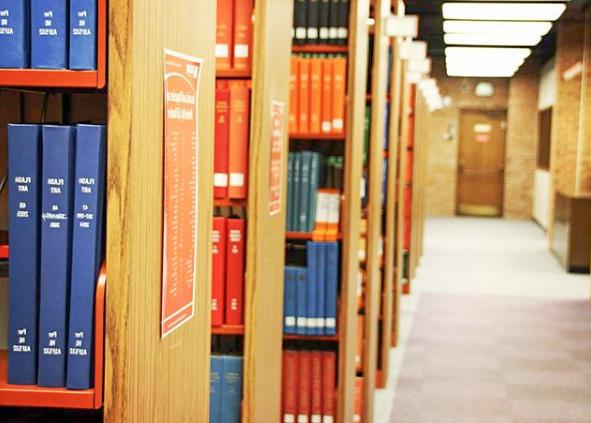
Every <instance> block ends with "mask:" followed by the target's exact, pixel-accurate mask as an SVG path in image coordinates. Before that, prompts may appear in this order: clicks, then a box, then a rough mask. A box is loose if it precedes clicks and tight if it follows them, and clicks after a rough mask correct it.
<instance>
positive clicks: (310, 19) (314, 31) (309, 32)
mask: <svg viewBox="0 0 591 423" xmlns="http://www.w3.org/2000/svg"><path fill="white" fill-rule="evenodd" d="M319 6H320V2H319V0H308V7H307V9H308V10H307V22H306V42H307V43H308V44H317V43H318V19H319Z"/></svg>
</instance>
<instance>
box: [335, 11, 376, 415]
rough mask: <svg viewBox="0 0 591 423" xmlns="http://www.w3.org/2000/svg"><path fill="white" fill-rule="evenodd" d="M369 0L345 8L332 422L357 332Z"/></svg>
mask: <svg viewBox="0 0 591 423" xmlns="http://www.w3.org/2000/svg"><path fill="white" fill-rule="evenodd" d="M368 17H369V0H351V2H350V13H349V55H348V59H349V60H348V63H347V91H348V95H347V109H346V131H347V140H346V143H345V169H344V171H345V177H344V204H343V208H342V210H343V211H342V217H341V219H342V223H341V231H342V233H343V240H342V251H341V256H342V257H341V261H342V266H341V293H340V295H341V301H340V309H339V334H340V336H341V342H340V343H339V351H338V353H339V364H338V366H339V367H338V378H339V381H338V394H337V422H339V423H348V422H351V421H352V419H353V404H354V387H355V351H356V337H357V272H358V269H359V234H360V228H359V224H360V221H359V217H360V215H361V200H360V199H359V192H360V190H361V174H362V167H363V164H362V157H363V132H364V126H365V124H364V116H365V87H366V83H367V54H368V53H367V51H368V29H367V19H368Z"/></svg>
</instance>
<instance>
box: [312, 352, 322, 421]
mask: <svg viewBox="0 0 591 423" xmlns="http://www.w3.org/2000/svg"><path fill="white" fill-rule="evenodd" d="M310 361H311V367H312V369H311V382H312V386H311V389H310V391H311V395H310V397H311V398H310V413H311V416H310V423H322V352H321V351H312V352H311V360H310Z"/></svg>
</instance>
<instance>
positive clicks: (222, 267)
mask: <svg viewBox="0 0 591 423" xmlns="http://www.w3.org/2000/svg"><path fill="white" fill-rule="evenodd" d="M227 238H228V234H227V228H226V218H225V217H219V216H216V217H214V218H213V231H212V235H211V243H212V248H211V254H212V269H213V271H212V283H211V325H212V326H222V325H223V324H224V304H225V295H224V291H225V284H226V243H227Z"/></svg>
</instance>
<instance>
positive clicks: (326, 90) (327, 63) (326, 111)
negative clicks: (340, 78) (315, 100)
mask: <svg viewBox="0 0 591 423" xmlns="http://www.w3.org/2000/svg"><path fill="white" fill-rule="evenodd" d="M332 67H333V62H332V60H328V59H325V60H323V61H322V116H321V118H320V120H321V129H322V133H323V134H330V133H331V132H332V97H333V92H332V79H333V68H332Z"/></svg>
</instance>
